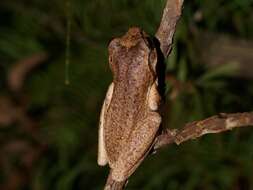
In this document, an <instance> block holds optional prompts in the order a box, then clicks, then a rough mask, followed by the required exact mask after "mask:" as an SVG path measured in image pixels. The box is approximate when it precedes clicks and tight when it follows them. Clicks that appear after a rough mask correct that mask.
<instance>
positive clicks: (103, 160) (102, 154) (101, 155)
mask: <svg viewBox="0 0 253 190" xmlns="http://www.w3.org/2000/svg"><path fill="white" fill-rule="evenodd" d="M113 87H114V85H113V83H111V85H110V86H109V88H108V90H107V93H106V97H105V100H104V104H103V107H102V110H101V114H100V121H99V132H98V160H97V162H98V165H100V166H104V165H106V164H107V163H108V158H107V153H106V150H105V141H104V124H105V112H106V111H107V109H108V106H109V105H110V102H111V98H112V93H113Z"/></svg>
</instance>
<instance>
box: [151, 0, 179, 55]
mask: <svg viewBox="0 0 253 190" xmlns="http://www.w3.org/2000/svg"><path fill="white" fill-rule="evenodd" d="M183 2H184V0H167V3H166V6H165V8H164V10H163V16H162V20H161V22H160V26H159V28H158V30H157V32H156V35H155V36H156V37H157V39H158V40H159V42H160V48H161V51H162V53H163V55H164V57H165V58H166V57H167V56H168V55H169V53H170V50H171V47H172V40H173V36H174V33H175V30H176V24H177V22H178V20H179V18H180V16H181V12H182V6H183Z"/></svg>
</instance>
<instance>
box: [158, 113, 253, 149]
mask: <svg viewBox="0 0 253 190" xmlns="http://www.w3.org/2000/svg"><path fill="white" fill-rule="evenodd" d="M246 126H253V112H245V113H230V114H226V113H221V114H219V115H215V116H212V117H209V118H207V119H204V120H201V121H194V122H191V123H188V124H186V125H185V126H184V127H183V128H182V129H167V130H166V131H165V132H164V133H163V134H162V135H160V136H158V137H157V142H156V144H155V146H154V150H157V149H159V148H161V147H163V146H165V145H169V144H172V143H176V144H177V145H179V144H181V143H182V142H185V141H188V140H191V139H196V138H199V137H201V136H203V135H205V134H209V133H221V132H223V131H228V130H232V129H233V128H237V127H246Z"/></svg>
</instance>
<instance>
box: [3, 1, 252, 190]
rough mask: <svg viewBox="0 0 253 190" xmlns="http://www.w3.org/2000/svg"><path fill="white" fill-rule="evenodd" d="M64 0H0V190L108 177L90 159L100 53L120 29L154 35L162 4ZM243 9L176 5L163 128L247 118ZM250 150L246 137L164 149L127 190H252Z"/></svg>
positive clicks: (42, 189) (247, 131)
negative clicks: (224, 115)
mask: <svg viewBox="0 0 253 190" xmlns="http://www.w3.org/2000/svg"><path fill="white" fill-rule="evenodd" d="M68 2H69V4H68ZM68 2H66V1H62V0H50V1H47V0H43V1H42V0H1V1H0V189H1V190H30V189H31V190H51V189H52V190H53V189H54V190H72V189H75V190H79V189H80V190H81V189H102V187H103V185H104V183H105V179H106V175H107V172H108V167H105V168H101V167H98V166H97V164H96V156H97V131H98V118H99V113H100V108H101V105H102V102H103V98H104V96H105V92H106V89H107V87H108V85H109V83H110V81H111V78H112V76H111V72H110V70H109V67H108V61H107V60H108V53H107V45H108V43H109V41H110V40H111V39H112V38H113V37H115V36H120V35H122V34H124V33H125V32H126V31H127V29H128V28H129V27H130V26H140V27H142V28H143V29H144V30H145V31H146V32H147V33H149V34H151V35H153V34H154V33H155V31H156V29H157V27H158V25H159V21H160V17H161V13H162V9H163V7H164V4H165V0H142V1H136V0H72V1H71V0H69V1H68ZM252 8H253V2H252V0H215V1H211V0H194V1H186V2H185V4H184V9H183V15H182V18H181V20H180V22H179V24H178V27H177V32H176V35H175V39H174V46H173V51H172V53H171V55H170V58H169V60H166V65H167V70H166V73H167V77H166V100H167V105H166V106H167V107H166V111H167V112H168V113H167V116H166V121H167V122H166V123H167V125H168V127H171V128H180V127H181V126H182V125H183V124H184V123H186V122H189V121H194V120H199V119H204V118H206V117H208V116H211V115H214V114H217V113H220V112H244V111H252V106H253V99H252V97H253V81H252V78H253V11H252ZM67 22H69V23H70V25H71V31H70V45H66V41H67V34H66V31H67V24H66V23H67ZM66 49H69V52H70V56H69V57H68V56H67V58H66ZM66 61H69V62H70V65H69V68H68V69H66V65H65V62H66ZM68 73H69V80H70V84H69V85H65V79H66V76H67V75H68ZM252 144H253V129H252V128H250V127H249V128H243V129H236V130H234V131H232V132H227V133H224V134H218V135H207V136H205V137H203V138H201V139H198V140H194V141H190V142H187V143H184V144H182V145H180V146H176V145H172V146H170V147H167V148H164V149H162V150H161V151H159V152H158V153H157V154H156V155H152V156H149V157H148V158H147V159H146V160H145V161H144V163H143V164H142V165H141V166H140V168H139V169H138V170H137V172H136V173H135V174H134V175H133V176H132V177H131V178H130V181H129V183H128V188H127V189H145V190H149V189H155V190H156V189H161V190H162V189H169V190H180V189H184V190H191V189H192V190H193V189H194V190H200V189H201V190H248V189H253V172H252V171H253V148H252Z"/></svg>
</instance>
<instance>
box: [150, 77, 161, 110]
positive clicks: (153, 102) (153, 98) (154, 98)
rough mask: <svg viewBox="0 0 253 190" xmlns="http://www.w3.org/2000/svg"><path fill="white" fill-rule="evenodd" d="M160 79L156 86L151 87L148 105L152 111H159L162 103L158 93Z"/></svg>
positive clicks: (155, 83)
mask: <svg viewBox="0 0 253 190" xmlns="http://www.w3.org/2000/svg"><path fill="white" fill-rule="evenodd" d="M157 84H158V79H156V81H155V82H154V84H153V85H152V86H151V88H150V90H149V94H148V105H149V108H150V110H152V111H157V110H158V108H159V105H160V102H161V96H160V94H159V92H158V90H157V89H158V86H157Z"/></svg>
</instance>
